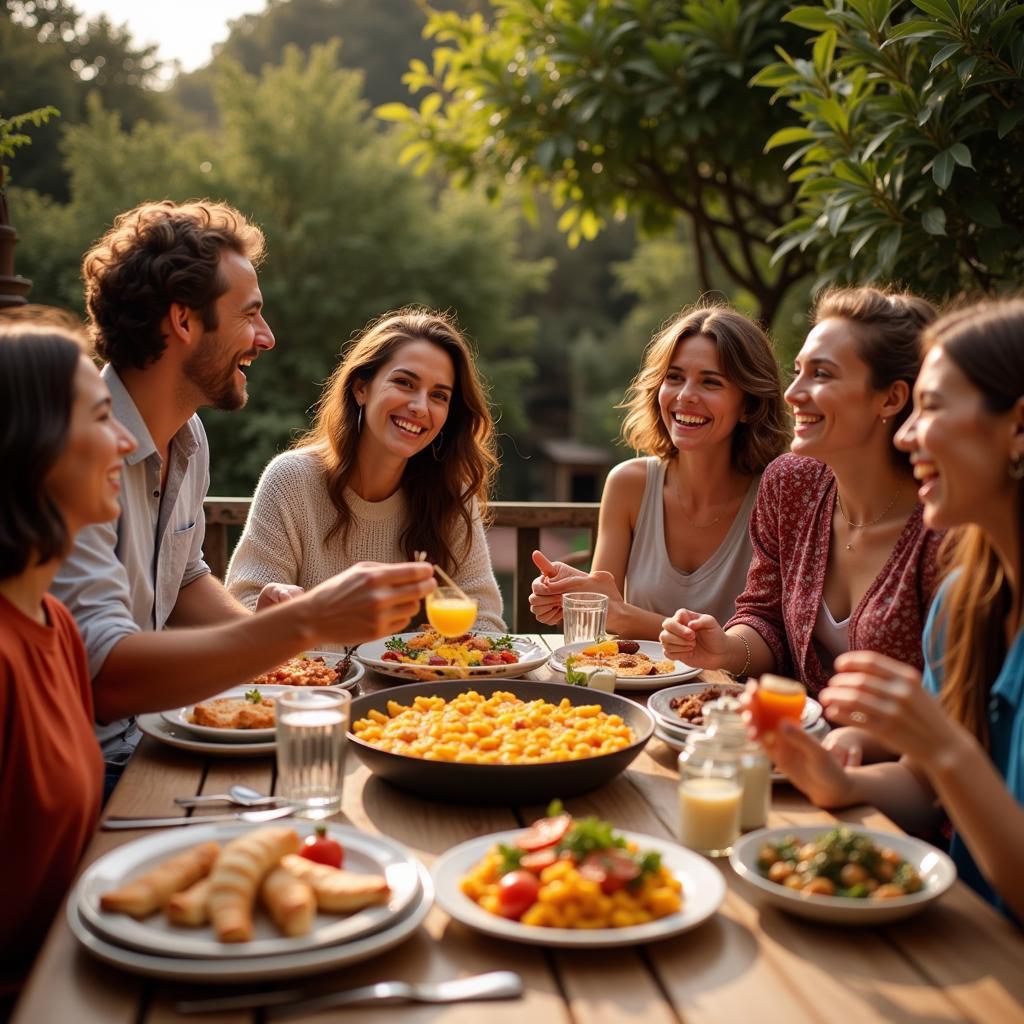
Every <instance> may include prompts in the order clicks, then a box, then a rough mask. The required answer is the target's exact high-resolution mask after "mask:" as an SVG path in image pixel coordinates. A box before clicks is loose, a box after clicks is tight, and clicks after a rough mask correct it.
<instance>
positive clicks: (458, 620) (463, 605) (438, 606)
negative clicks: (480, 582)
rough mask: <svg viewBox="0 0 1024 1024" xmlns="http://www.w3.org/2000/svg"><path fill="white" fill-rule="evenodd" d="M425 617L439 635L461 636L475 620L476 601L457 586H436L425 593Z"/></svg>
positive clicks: (470, 627)
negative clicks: (431, 590)
mask: <svg viewBox="0 0 1024 1024" xmlns="http://www.w3.org/2000/svg"><path fill="white" fill-rule="evenodd" d="M427 618H428V619H429V620H430V624H431V625H432V626H433V627H434V629H436V630H437V631H438V633H440V634H441V636H450V637H454V636H462V634H463V633H468V632H469V631H470V630H471V629H472V628H473V623H474V622H476V601H475V600H474V599H473V598H471V597H467V596H466V595H465V594H463V593H462V591H461V590H459V589H458V587H438V588H437V590H435V591H433V592H432V593H430V594H428V595H427Z"/></svg>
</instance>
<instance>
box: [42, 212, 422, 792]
mask: <svg viewBox="0 0 1024 1024" xmlns="http://www.w3.org/2000/svg"><path fill="white" fill-rule="evenodd" d="M263 253H264V240H263V233H262V232H261V231H260V229H259V228H258V227H256V226H255V225H253V224H250V223H249V222H248V221H247V220H246V219H245V218H244V217H243V216H242V215H241V214H240V213H239V212H238V211H237V210H234V209H232V208H231V207H230V206H227V205H225V204H221V203H213V202H209V201H200V202H193V203H187V204H182V205H178V204H175V203H172V202H170V201H165V202H159V203H144V204H142V205H141V206H138V207H136V208H135V209H134V210H130V211H128V212H127V213H124V214H122V215H121V216H120V217H118V218H117V220H116V221H115V223H114V226H113V227H112V228H111V229H110V230H109V231H108V232H107V233H106V235H104V237H103V238H101V239H100V240H99V242H97V243H96V245H95V246H93V248H92V249H90V250H89V252H87V253H86V254H85V258H84V260H83V264H82V272H83V277H84V279H85V294H86V304H87V306H88V311H89V316H90V320H91V330H92V334H93V339H94V341H95V345H96V351H97V353H98V354H99V355H100V356H101V357H102V358H103V359H104V361H105V362H106V366H105V367H104V368H103V371H102V375H103V378H104V380H105V381H106V384H107V386H108V387H109V389H110V393H111V397H112V400H113V412H114V415H115V416H116V417H117V418H118V419H119V420H120V421H121V422H122V423H123V424H125V426H126V427H127V428H128V429H129V430H130V431H131V432H132V434H133V435H134V436H135V437H136V438H137V439H138V447H137V448H136V449H135V451H134V452H133V453H132V454H131V455H130V456H128V457H127V458H126V459H125V467H124V471H123V477H122V480H121V517H120V519H119V520H118V521H117V522H116V523H104V524H102V525H100V526H96V527H91V528H88V529H86V530H83V531H82V532H80V533H79V535H78V538H77V540H76V543H75V546H74V549H73V550H72V552H71V554H70V556H69V557H68V558H67V560H66V561H65V562H64V564H63V565H62V567H61V570H60V572H59V574H58V576H57V579H56V580H55V581H54V585H53V591H54V593H55V595H56V596H57V597H59V598H60V600H62V601H63V602H64V603H65V604H66V605H67V606H68V607H69V608H70V609H71V611H72V613H73V615H74V616H75V620H76V622H77V624H78V628H79V630H80V631H81V633H82V637H83V639H84V640H85V645H86V649H87V651H88V655H89V669H90V672H91V674H92V677H93V691H94V698H95V707H96V716H97V721H98V723H99V724H97V734H98V735H99V738H100V742H101V745H102V747H103V751H104V759H105V761H106V763H107V774H108V787H109V785H110V784H112V782H113V781H114V780H116V777H117V775H118V774H119V772H120V769H121V768H122V767H123V765H124V763H125V762H126V761H127V760H128V758H129V757H130V756H131V753H132V751H133V750H134V749H135V746H136V744H137V743H138V740H139V738H140V734H139V731H138V728H137V727H136V725H135V722H134V719H133V718H131V716H132V715H136V714H140V713H142V712H145V711H157V710H162V709H165V708H169V707H174V706H176V705H179V704H186V703H189V702H191V701H194V700H199V699H202V698H204V697H208V696H209V695H210V694H211V693H214V692H217V691H219V690H222V689H224V688H225V687H227V686H230V685H231V684H233V683H236V682H242V681H244V680H246V679H250V678H252V676H254V675H256V674H258V673H259V672H262V671H264V670H266V669H269V668H272V667H273V666H274V665H276V664H278V663H280V662H281V661H283V660H285V659H286V658H288V657H290V656H291V655H294V654H297V653H299V652H300V651H302V650H304V649H306V648H308V647H312V646H316V645H317V644H318V643H321V642H324V643H340V644H351V643H359V642H361V641H364V640H369V639H373V638H376V637H379V636H384V635H387V634H388V633H391V632H396V631H397V630H398V629H400V628H401V627H402V626H404V625H405V624H406V623H407V622H408V620H409V619H410V618H411V617H412V615H413V614H415V612H416V611H417V609H418V607H419V601H420V599H421V598H422V597H423V596H424V595H425V594H426V593H427V592H429V591H430V590H432V589H433V587H434V584H433V582H432V580H431V579H430V574H431V568H430V566H424V565H419V564H399V565H390V566H380V565H373V564H370V563H361V564H359V565H356V566H353V567H352V568H351V569H349V570H348V571H347V572H345V573H342V574H340V575H338V576H335V577H332V578H331V579H329V580H326V581H325V582H324V583H322V584H321V585H320V586H319V587H316V588H314V589H312V590H310V591H309V592H308V593H306V594H304V595H302V596H301V597H299V598H296V599H295V600H292V601H288V602H286V603H281V604H278V605H276V606H274V607H268V608H267V609H266V610H264V611H261V612H259V613H258V620H259V621H258V622H257V621H255V617H254V616H253V615H251V614H250V613H249V611H248V610H247V609H245V608H243V607H242V606H241V605H240V604H239V603H238V602H237V601H235V600H234V599H233V598H232V597H230V596H229V595H228V593H227V592H226V591H225V589H224V587H223V585H222V584H221V582H220V580H217V579H215V578H214V577H213V576H212V575H211V574H210V568H209V566H208V565H207V564H206V562H205V561H204V560H203V553H202V544H203V536H204V529H205V528H204V520H203V499H204V498H205V497H206V492H207V489H208V487H209V480H210V475H209V447H208V444H207V440H206V434H205V432H204V430H203V426H202V423H201V422H200V420H199V417H198V415H196V411H197V410H198V409H199V408H200V407H202V406H213V407H215V408H218V409H225V410H237V409H241V408H242V406H244V405H245V402H246V399H247V397H248V395H247V392H246V371H247V370H248V367H249V366H250V365H251V364H252V362H253V360H254V359H257V358H259V357H260V355H261V354H263V353H265V352H268V351H269V350H270V349H272V348H273V347H274V335H273V333H272V332H271V330H270V327H269V326H268V324H267V322H266V320H265V319H264V318H263V298H262V296H261V294H260V289H259V281H258V279H257V276H256V270H255V267H256V266H258V265H259V262H260V260H261V259H262V257H263ZM165 627H172V628H171V629H166V628H165ZM186 630H187V632H186Z"/></svg>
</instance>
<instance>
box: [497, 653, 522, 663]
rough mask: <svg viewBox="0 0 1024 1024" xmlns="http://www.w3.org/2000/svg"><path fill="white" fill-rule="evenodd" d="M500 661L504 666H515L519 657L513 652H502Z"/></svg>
mask: <svg viewBox="0 0 1024 1024" xmlns="http://www.w3.org/2000/svg"><path fill="white" fill-rule="evenodd" d="M501 660H502V661H503V662H504V663H505V664H506V665H514V664H516V662H517V661H519V655H518V654H516V652H515V651H502V652H501Z"/></svg>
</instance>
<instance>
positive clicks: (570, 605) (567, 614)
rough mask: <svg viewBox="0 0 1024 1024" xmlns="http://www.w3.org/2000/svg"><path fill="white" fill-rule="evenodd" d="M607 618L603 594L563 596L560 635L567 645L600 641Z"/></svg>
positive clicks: (606, 606) (605, 600)
mask: <svg viewBox="0 0 1024 1024" xmlns="http://www.w3.org/2000/svg"><path fill="white" fill-rule="evenodd" d="M607 617H608V597H607V596H606V595H605V594H589V593H582V594H563V595H562V634H563V636H564V637H565V642H566V643H567V644H575V643H579V642H580V641H582V640H589V641H593V640H600V639H601V637H603V636H604V624H605V619H606V618H607Z"/></svg>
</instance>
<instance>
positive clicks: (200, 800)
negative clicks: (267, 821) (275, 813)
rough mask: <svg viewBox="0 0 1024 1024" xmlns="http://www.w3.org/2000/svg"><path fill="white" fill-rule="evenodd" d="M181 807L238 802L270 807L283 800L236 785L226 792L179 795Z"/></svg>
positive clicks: (250, 805)
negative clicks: (203, 794)
mask: <svg viewBox="0 0 1024 1024" xmlns="http://www.w3.org/2000/svg"><path fill="white" fill-rule="evenodd" d="M174 802H175V803H176V804H177V805H178V806H179V807H205V806H206V805H207V804H237V805H238V806H239V807H269V806H271V805H272V804H277V803H280V802H281V801H280V800H279V799H278V797H276V796H264V795H263V794H262V793H261V792H260V791H259V790H257V789H253V788H252V787H250V786H243V785H235V786H232V787H231V788H230V789H229V790H228V791H227V792H226V793H211V794H209V795H207V796H179V797H177V798H176V799H175V801H174Z"/></svg>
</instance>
